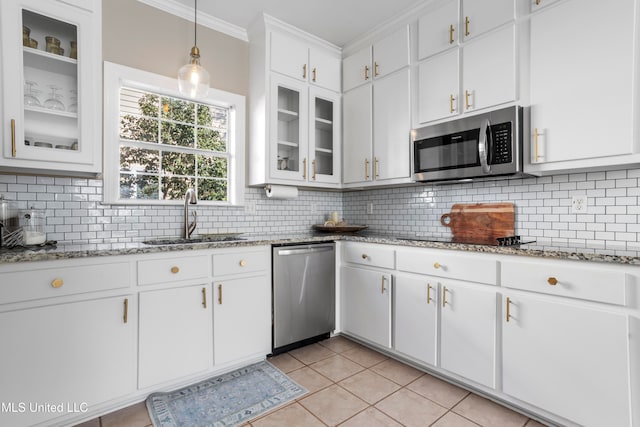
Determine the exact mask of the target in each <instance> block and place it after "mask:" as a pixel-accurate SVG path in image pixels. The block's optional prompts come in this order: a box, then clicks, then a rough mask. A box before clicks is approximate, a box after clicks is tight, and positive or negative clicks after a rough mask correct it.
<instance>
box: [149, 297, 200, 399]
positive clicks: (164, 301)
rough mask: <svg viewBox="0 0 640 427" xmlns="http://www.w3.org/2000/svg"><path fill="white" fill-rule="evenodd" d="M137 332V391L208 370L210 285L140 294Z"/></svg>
mask: <svg viewBox="0 0 640 427" xmlns="http://www.w3.org/2000/svg"><path fill="white" fill-rule="evenodd" d="M139 330H140V332H139V334H140V336H139V350H138V351H139V355H138V387H139V388H146V387H150V386H153V385H156V384H160V383H163V382H165V381H170V380H174V379H179V378H181V377H186V376H189V375H192V374H196V373H198V372H202V371H206V370H207V369H211V368H212V367H213V319H212V313H211V285H206V284H205V285H196V286H186V287H179V288H173V289H165V290H157V291H147V292H140V326H139Z"/></svg>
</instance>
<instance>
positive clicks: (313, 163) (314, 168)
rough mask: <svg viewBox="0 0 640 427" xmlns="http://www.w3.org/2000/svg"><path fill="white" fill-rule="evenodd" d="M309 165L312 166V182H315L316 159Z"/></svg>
mask: <svg viewBox="0 0 640 427" xmlns="http://www.w3.org/2000/svg"><path fill="white" fill-rule="evenodd" d="M311 164H312V165H313V177H312V178H313V180H314V181H315V180H316V159H313V161H312V162H311Z"/></svg>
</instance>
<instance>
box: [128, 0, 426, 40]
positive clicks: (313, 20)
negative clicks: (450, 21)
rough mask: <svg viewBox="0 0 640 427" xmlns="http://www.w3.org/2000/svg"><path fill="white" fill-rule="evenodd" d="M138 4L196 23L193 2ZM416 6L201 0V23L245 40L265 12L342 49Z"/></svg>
mask: <svg viewBox="0 0 640 427" xmlns="http://www.w3.org/2000/svg"><path fill="white" fill-rule="evenodd" d="M139 1H142V2H143V3H147V4H149V5H151V6H154V7H158V8H160V9H163V10H165V11H168V12H170V13H174V14H176V15H179V16H181V17H183V18H187V19H191V20H192V19H193V5H194V0H139ZM423 2H424V0H423V1H420V2H418V3H423ZM416 4H417V0H392V1H389V0H314V1H311V0H233V1H229V0H200V1H199V2H198V23H202V24H203V25H208V24H209V25H208V26H212V27H216V25H215V22H218V23H219V24H220V25H219V26H217V27H218V28H214V29H217V30H220V29H221V28H222V31H223V32H226V33H228V34H230V35H233V36H235V37H238V38H245V39H246V29H247V27H249V24H250V23H251V22H252V21H253V20H254V19H256V17H257V16H258V14H260V13H262V12H264V13H266V14H268V15H271V16H273V17H274V18H277V19H279V20H281V21H284V22H286V23H287V24H290V25H293V26H294V27H298V28H300V29H302V30H304V31H306V32H308V33H311V34H313V35H315V36H318V37H320V38H322V39H324V40H326V41H329V42H331V43H333V44H335V45H337V46H340V47H342V46H344V45H345V44H347V43H348V42H350V41H352V40H354V39H356V38H358V37H359V36H361V35H363V34H364V33H366V32H368V31H369V30H371V29H373V28H375V27H377V26H379V25H381V24H384V23H386V22H388V21H390V20H391V19H393V18H394V17H396V16H397V15H399V14H401V13H402V12H403V11H406V10H407V9H409V8H411V7H412V6H414V5H416ZM216 18H217V19H216ZM219 21H223V22H219ZM211 23H214V25H211ZM228 24H231V25H228ZM225 25H226V27H227V28H228V29H230V30H231V32H230V31H225V30H224V28H223V27H225ZM232 33H233V34H232ZM243 34H244V37H243V36H242V35H243Z"/></svg>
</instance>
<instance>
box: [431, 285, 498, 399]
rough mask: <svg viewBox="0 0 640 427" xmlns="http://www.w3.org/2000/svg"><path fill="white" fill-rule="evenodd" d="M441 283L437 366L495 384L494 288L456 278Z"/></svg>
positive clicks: (487, 383)
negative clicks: (438, 363)
mask: <svg viewBox="0 0 640 427" xmlns="http://www.w3.org/2000/svg"><path fill="white" fill-rule="evenodd" d="M440 284H441V289H440V294H441V301H440V304H441V307H442V310H441V325H440V366H441V367H442V368H443V369H446V370H447V371H450V372H453V373H454V374H457V375H460V376H462V377H465V378H468V379H470V380H472V381H475V382H477V383H479V384H482V385H484V386H487V387H490V388H493V387H495V358H496V351H495V346H496V321H497V319H496V292H495V290H493V289H490V288H487V287H485V286H481V285H476V284H472V283H465V282H461V281H457V280H443V281H441V282H440Z"/></svg>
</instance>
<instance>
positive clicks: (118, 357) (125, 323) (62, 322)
mask: <svg viewBox="0 0 640 427" xmlns="http://www.w3.org/2000/svg"><path fill="white" fill-rule="evenodd" d="M136 319H137V310H136V296H135V295H122V296H115V297H108V298H101V299H93V300H88V301H80V302H71V303H64V304H56V305H49V306H45V307H37V308H30V309H25V310H16V311H7V312H4V313H0V325H1V326H0V342H1V343H2V350H1V351H0V378H1V380H0V381H1V383H2V386H0V402H2V405H3V406H2V411H0V425H3V426H26V425H33V424H36V423H39V422H45V421H46V420H48V419H51V418H53V417H56V416H60V415H61V414H60V413H56V412H61V413H62V414H69V413H73V412H77V413H78V414H81V413H82V412H85V411H86V410H90V409H91V408H92V406H93V405H96V404H100V403H102V402H106V401H109V400H112V399H115V398H119V397H123V396H125V395H127V394H130V393H133V392H134V391H135V389H136V384H135V374H136V332H137V331H136V329H137V328H136V326H137V320H136ZM45 404H49V405H62V406H61V407H59V408H60V409H59V410H58V411H56V412H51V410H46V409H44V408H40V409H38V406H37V405H45ZM7 405H8V406H7ZM56 409H58V406H57V407H56Z"/></svg>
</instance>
